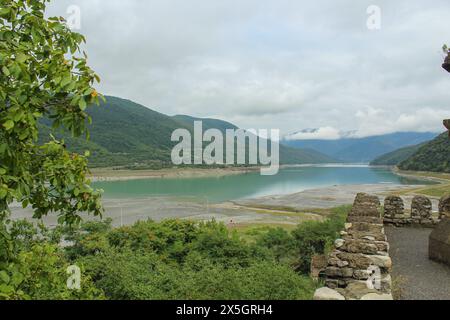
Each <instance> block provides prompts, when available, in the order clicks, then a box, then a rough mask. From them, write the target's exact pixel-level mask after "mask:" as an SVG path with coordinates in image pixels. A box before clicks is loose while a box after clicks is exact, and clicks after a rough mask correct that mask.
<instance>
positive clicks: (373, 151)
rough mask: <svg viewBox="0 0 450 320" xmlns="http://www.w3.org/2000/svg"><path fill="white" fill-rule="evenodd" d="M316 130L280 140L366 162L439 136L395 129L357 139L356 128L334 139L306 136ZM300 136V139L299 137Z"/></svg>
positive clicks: (346, 158) (351, 160)
mask: <svg viewBox="0 0 450 320" xmlns="http://www.w3.org/2000/svg"><path fill="white" fill-rule="evenodd" d="M318 130H319V129H306V130H303V131H298V132H296V133H293V134H291V135H288V136H286V137H284V138H283V140H282V143H283V144H284V145H286V146H289V147H293V148H307V149H313V150H316V151H318V152H321V153H323V154H325V155H327V156H330V157H332V158H335V159H338V160H341V161H344V162H356V163H369V162H371V161H373V160H374V159H376V158H377V157H379V156H382V155H384V154H386V153H389V152H392V151H395V150H398V149H400V148H404V147H408V146H414V145H417V144H420V143H424V142H427V141H430V140H432V139H434V138H436V136H437V135H438V134H437V133H432V132H396V133H391V134H385V135H379V136H370V137H364V138H357V137H354V136H355V135H356V132H355V131H347V132H338V133H336V134H337V135H336V139H307V137H308V135H310V134H311V135H314V136H317V134H318V133H319V131H318ZM329 133H330V132H327V134H329ZM300 137H301V138H302V139H298V138H300Z"/></svg>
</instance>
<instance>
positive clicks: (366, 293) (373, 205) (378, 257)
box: [312, 193, 450, 300]
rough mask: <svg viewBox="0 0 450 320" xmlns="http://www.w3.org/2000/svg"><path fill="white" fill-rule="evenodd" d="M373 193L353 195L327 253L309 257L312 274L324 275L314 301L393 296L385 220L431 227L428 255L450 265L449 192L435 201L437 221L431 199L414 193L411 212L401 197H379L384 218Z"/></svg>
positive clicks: (400, 225)
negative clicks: (406, 211) (341, 226)
mask: <svg viewBox="0 0 450 320" xmlns="http://www.w3.org/2000/svg"><path fill="white" fill-rule="evenodd" d="M381 211H382V210H381V204H380V200H379V198H378V197H376V196H373V195H368V194H365V193H360V194H358V195H357V196H356V199H355V202H354V204H353V207H352V210H351V211H350V214H349V216H348V218H347V223H346V224H345V229H344V230H343V231H342V232H341V238H340V239H337V240H336V242H335V244H334V248H333V250H332V251H331V253H330V254H329V255H328V257H326V259H327V260H326V261H327V263H326V266H323V265H324V263H323V261H322V260H323V257H322V258H321V259H318V261H319V260H320V261H321V266H320V268H322V269H320V268H319V267H318V266H319V264H318V263H316V262H315V260H313V264H312V266H313V267H314V273H315V276H316V277H317V276H318V275H319V274H320V273H324V274H325V278H324V280H325V285H326V287H324V288H320V289H318V290H317V291H316V292H315V295H314V300H392V299H393V297H392V292H391V290H392V288H391V286H392V279H391V275H390V273H391V268H392V260H391V258H390V257H389V243H388V240H387V238H386V235H385V233H384V224H394V225H396V226H399V227H406V226H420V227H431V228H435V230H434V231H433V233H432V235H431V237H430V258H431V259H434V260H437V261H440V262H445V263H448V264H450V237H449V235H450V196H444V197H442V198H441V200H440V202H439V219H435V218H433V215H432V213H433V211H432V203H431V200H430V199H429V198H427V197H425V196H415V197H414V198H413V199H412V203H411V215H410V216H407V215H406V214H405V205H404V201H403V199H402V198H401V197H399V196H388V197H386V199H385V201H384V217H382V214H381Z"/></svg>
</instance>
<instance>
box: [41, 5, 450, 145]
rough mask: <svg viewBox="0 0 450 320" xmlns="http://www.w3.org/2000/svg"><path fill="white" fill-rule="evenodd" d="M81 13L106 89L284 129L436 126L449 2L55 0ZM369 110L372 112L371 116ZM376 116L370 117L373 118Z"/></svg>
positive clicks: (447, 82)
mask: <svg viewBox="0 0 450 320" xmlns="http://www.w3.org/2000/svg"><path fill="white" fill-rule="evenodd" d="M73 4H76V5H79V6H80V8H81V18H82V24H81V25H82V30H81V31H80V32H82V33H83V34H85V35H86V36H87V40H88V44H87V46H86V50H87V52H88V54H89V57H90V58H89V62H90V64H91V65H92V67H93V68H94V69H95V70H96V71H97V72H98V73H99V74H100V76H101V77H102V84H101V86H100V90H101V91H102V92H103V93H106V94H110V95H116V96H120V97H124V98H129V99H132V100H134V101H136V102H139V103H142V104H144V105H146V106H148V107H150V108H152V109H155V110H157V111H160V112H163V113H167V114H178V113H182V114H191V115H194V116H199V117H210V116H215V117H218V118H222V119H224V120H228V121H231V122H235V123H236V124H237V125H239V126H240V127H243V128H279V129H281V130H282V133H284V134H286V133H289V132H296V131H299V130H301V129H303V128H311V127H313V128H322V129H321V132H322V133H321V134H324V135H329V136H331V137H333V134H335V133H333V132H331V131H330V128H335V130H337V131H350V130H355V129H356V130H358V134H361V135H366V134H375V133H380V134H381V133H387V132H393V131H398V130H416V129H417V130H421V131H422V130H423V131H436V132H437V131H441V130H442V129H443V128H442V124H441V122H442V121H441V120H442V119H441V118H442V117H447V118H448V117H450V90H449V88H450V76H449V74H447V73H446V72H445V71H443V70H442V69H441V68H440V65H441V63H442V54H441V53H440V48H441V46H442V44H443V43H445V42H447V43H448V42H450V30H449V28H448V17H449V16H450V3H449V2H448V0H434V1H433V2H432V3H428V2H424V1H422V0H411V1H407V2H406V1H390V0H378V3H377V5H378V6H380V7H381V9H382V25H381V30H379V31H369V30H368V29H367V27H366V20H367V17H368V16H367V13H366V9H367V7H368V6H369V5H371V4H373V1H372V0H360V1H354V0H340V1H335V0H317V1H314V2H312V3H311V2H310V1H306V0H305V1H301V0H298V1H289V0H246V1H238V0H229V1H214V0H211V1H209V0H208V1H206V0H192V1H185V0H146V1H142V0H126V1H123V0H57V1H53V3H52V4H51V6H50V12H49V13H50V14H58V15H65V13H66V9H67V7H68V6H69V5H73ZM371 110H372V111H371ZM373 112H375V113H373Z"/></svg>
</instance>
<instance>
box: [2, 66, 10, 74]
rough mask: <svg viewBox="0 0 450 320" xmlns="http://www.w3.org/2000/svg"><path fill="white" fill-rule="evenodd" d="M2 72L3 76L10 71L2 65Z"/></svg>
mask: <svg viewBox="0 0 450 320" xmlns="http://www.w3.org/2000/svg"><path fill="white" fill-rule="evenodd" d="M2 72H3V74H4V75H5V76H9V75H10V74H11V73H10V72H9V70H8V68H7V67H5V66H3V67H2Z"/></svg>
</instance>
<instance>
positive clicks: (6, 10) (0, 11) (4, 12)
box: [0, 8, 11, 17]
mask: <svg viewBox="0 0 450 320" xmlns="http://www.w3.org/2000/svg"><path fill="white" fill-rule="evenodd" d="M10 12H11V8H2V9H0V17H5V16H7V15H8V14H9V13H10Z"/></svg>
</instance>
